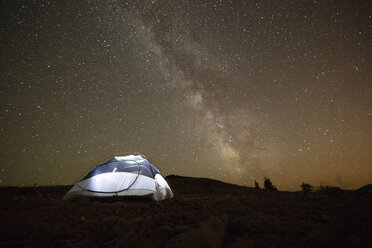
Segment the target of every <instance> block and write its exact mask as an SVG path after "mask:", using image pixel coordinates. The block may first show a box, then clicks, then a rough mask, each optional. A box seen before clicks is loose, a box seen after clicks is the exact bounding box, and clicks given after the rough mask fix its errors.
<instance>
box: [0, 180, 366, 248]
mask: <svg viewBox="0 0 372 248" xmlns="http://www.w3.org/2000/svg"><path fill="white" fill-rule="evenodd" d="M168 180H169V181H170V184H171V186H172V187H173V188H174V190H175V192H176V194H177V195H176V197H175V198H173V199H171V200H166V201H163V202H152V201H147V200H139V199H110V200H107V201H99V200H95V199H79V200H72V201H65V200H62V199H61V198H62V196H63V195H64V194H65V193H66V192H67V191H68V190H69V188H70V186H59V187H37V188H0V247H143V248H146V247H194V248H197V247H228V248H233V247H372V185H367V186H365V187H363V188H361V189H359V190H356V191H345V190H340V189H329V190H324V191H322V192H314V193H308V194H305V193H302V192H270V191H265V190H257V189H252V188H246V187H239V186H236V185H231V184H226V183H222V182H218V181H215V180H210V179H197V178H186V177H177V176H170V177H169V178H168Z"/></svg>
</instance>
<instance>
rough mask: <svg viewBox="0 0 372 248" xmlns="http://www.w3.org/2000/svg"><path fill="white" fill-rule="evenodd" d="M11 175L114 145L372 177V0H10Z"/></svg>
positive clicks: (109, 150) (227, 162) (43, 178)
mask: <svg viewBox="0 0 372 248" xmlns="http://www.w3.org/2000/svg"><path fill="white" fill-rule="evenodd" d="M0 18H1V30H0V32H1V33H0V53H1V56H0V59H1V68H0V70H1V72H0V141H1V145H0V186H6V185H33V184H34V183H37V184H39V185H61V184H72V183H74V182H75V181H76V180H77V179H78V178H79V177H80V176H82V175H84V173H87V172H88V171H89V170H90V169H92V168H93V167H94V166H95V165H97V164H98V163H100V162H102V161H105V160H106V159H107V158H108V157H110V155H112V154H120V153H122V152H132V151H136V152H142V153H144V154H145V155H146V156H147V157H148V158H149V159H150V161H151V162H152V163H153V164H154V165H155V166H156V167H157V168H158V169H160V170H161V172H162V174H163V175H164V176H165V175H168V174H178V175H184V176H194V177H209V178H213V179H218V180H222V181H225V182H229V183H234V184H239V185H246V186H253V185H254V180H257V181H258V182H259V183H260V184H261V185H262V181H263V177H264V176H268V177H270V178H271V179H272V182H273V183H274V185H276V186H277V187H278V188H279V190H299V189H300V184H301V183H302V182H306V183H310V184H313V185H333V186H339V187H342V188H347V189H353V188H358V187H360V186H362V185H365V184H367V183H372V95H371V93H372V81H371V79H372V67H371V65H372V63H371V58H372V56H371V55H372V52H371V51H372V49H371V45H372V35H371V27H372V4H371V2H370V1H364V0H359V1H358V0H349V1H339V0H334V1H332V0H329V1H328V0H327V1H307V0H298V1H290V0H284V1H276V0H275V1H274V0H272V1H248V0H247V1H232V0H230V1H228V0H216V1H215V0H211V1H209V0H208V1H180V0H172V1H170V0H169V1H166V0H164V1H157V0H152V1H149V0H143V1H141V0H137V1H124V0H122V1H119V0H117V1H100V0H97V1H1V17H0Z"/></svg>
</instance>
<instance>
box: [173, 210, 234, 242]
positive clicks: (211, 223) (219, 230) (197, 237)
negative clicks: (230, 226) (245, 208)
mask: <svg viewBox="0 0 372 248" xmlns="http://www.w3.org/2000/svg"><path fill="white" fill-rule="evenodd" d="M226 228H227V217H225V216H224V217H213V218H211V219H209V220H207V221H204V222H201V223H200V224H199V225H198V226H197V227H196V228H191V229H189V230H187V231H185V232H183V233H181V234H179V235H176V236H175V237H173V238H172V239H171V240H169V243H168V245H167V246H166V247H168V248H173V247H177V248H183V247H184V248H188V247H200V248H202V247H203V248H208V247H211V248H215V247H222V246H223V242H224V238H225V233H226Z"/></svg>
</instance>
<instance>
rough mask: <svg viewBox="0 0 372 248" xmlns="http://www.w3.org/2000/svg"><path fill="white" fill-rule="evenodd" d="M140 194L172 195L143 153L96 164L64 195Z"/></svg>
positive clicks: (72, 196)
mask: <svg viewBox="0 0 372 248" xmlns="http://www.w3.org/2000/svg"><path fill="white" fill-rule="evenodd" d="M84 196H87V197H113V196H137V197H146V198H150V199H153V200H155V201H161V200H164V199H167V198H172V197H173V192H172V190H171V188H170V187H169V185H168V183H167V181H166V180H165V179H164V178H163V177H162V175H160V172H159V170H158V169H156V168H155V167H154V166H153V165H152V164H151V163H150V162H149V161H148V160H147V159H146V157H145V156H144V155H143V154H140V155H133V154H131V155H128V156H114V157H113V158H112V159H110V160H108V161H107V162H104V163H102V164H100V165H98V166H97V167H95V168H94V169H93V170H92V171H91V172H90V173H89V174H88V175H86V176H85V177H84V178H83V179H82V180H80V181H79V182H78V183H76V184H75V185H74V186H73V187H72V188H71V190H70V191H68V192H67V193H66V195H65V196H64V197H63V198H64V199H71V198H76V197H84Z"/></svg>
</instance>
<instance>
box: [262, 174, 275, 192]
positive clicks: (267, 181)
mask: <svg viewBox="0 0 372 248" xmlns="http://www.w3.org/2000/svg"><path fill="white" fill-rule="evenodd" d="M264 187H265V189H267V190H272V191H277V190H278V189H277V188H276V187H275V186H274V185H273V184H272V182H271V179H270V178H268V177H265V181H264Z"/></svg>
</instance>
